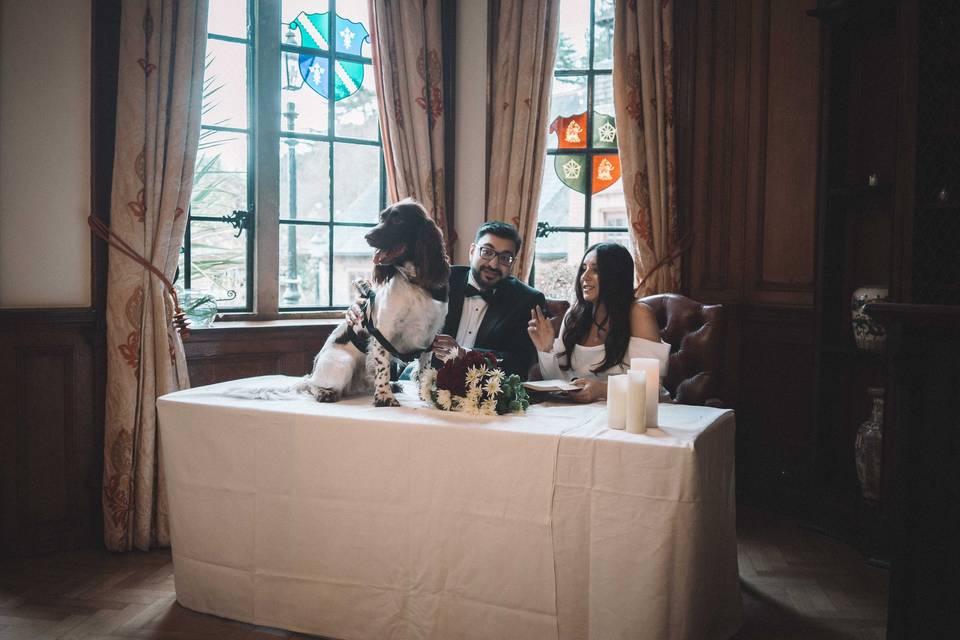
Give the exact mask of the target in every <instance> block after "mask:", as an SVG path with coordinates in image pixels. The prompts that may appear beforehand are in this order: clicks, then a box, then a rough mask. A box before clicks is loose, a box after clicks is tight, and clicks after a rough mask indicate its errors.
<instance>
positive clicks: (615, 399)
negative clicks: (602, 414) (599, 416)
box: [607, 374, 627, 429]
mask: <svg viewBox="0 0 960 640" xmlns="http://www.w3.org/2000/svg"><path fill="white" fill-rule="evenodd" d="M607 422H608V424H609V425H610V428H611V429H623V428H624V427H626V426H627V376H626V374H624V375H621V376H610V377H609V378H607Z"/></svg>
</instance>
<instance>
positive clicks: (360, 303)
mask: <svg viewBox="0 0 960 640" xmlns="http://www.w3.org/2000/svg"><path fill="white" fill-rule="evenodd" d="M366 303H367V299H366V298H357V299H356V300H354V302H353V304H352V305H350V308H349V309H347V311H346V312H345V313H344V314H343V315H344V317H345V318H346V319H347V324H349V325H350V328H351V329H353V332H354V333H356V334H358V335H366V333H367V330H366V329H364V328H363V321H364V319H365V318H366V313H367V304H366Z"/></svg>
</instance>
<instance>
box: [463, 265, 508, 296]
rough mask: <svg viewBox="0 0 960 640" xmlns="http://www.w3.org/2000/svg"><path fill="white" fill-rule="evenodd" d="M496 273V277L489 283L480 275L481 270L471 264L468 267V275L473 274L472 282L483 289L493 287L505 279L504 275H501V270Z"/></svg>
mask: <svg viewBox="0 0 960 640" xmlns="http://www.w3.org/2000/svg"><path fill="white" fill-rule="evenodd" d="M493 271H496V270H493ZM496 274H497V279H496V280H494V281H493V282H491V283H490V284H487V281H486V280H484V279H483V277H482V272H481V270H480V269H477V268H476V267H473V266H471V267H470V275H472V276H473V280H474V282H476V283H477V285H478V286H479V287H480V288H481V289H484V290H486V289H493V288H494V287H496V286H497V285H498V284H500V283H501V282H503V281H504V280H505V279H506V276H505V275H503V273H502V272H501V271H496Z"/></svg>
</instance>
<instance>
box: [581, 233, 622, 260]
mask: <svg viewBox="0 0 960 640" xmlns="http://www.w3.org/2000/svg"><path fill="white" fill-rule="evenodd" d="M587 242H588V245H587V246H590V245H593V244H597V243H598V242H615V243H617V244H619V245H622V246H624V247H626V248H627V249H628V250H629V251H630V254H631V255H632V254H633V245H632V244H631V243H630V235H629V234H628V233H627V231H626V230H624V231H620V232H615V233H614V232H609V233H606V232H599V231H595V232H593V233H591V234H590V235H589V237H588V238H587Z"/></svg>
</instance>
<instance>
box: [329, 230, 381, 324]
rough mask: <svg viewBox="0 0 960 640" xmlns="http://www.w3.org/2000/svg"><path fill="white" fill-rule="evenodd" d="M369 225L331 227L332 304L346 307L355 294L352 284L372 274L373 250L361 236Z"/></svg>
mask: <svg viewBox="0 0 960 640" xmlns="http://www.w3.org/2000/svg"><path fill="white" fill-rule="evenodd" d="M369 232H370V228H369V227H359V228H358V227H334V229H333V304H334V306H338V307H340V306H344V307H345V306H348V305H349V304H350V303H352V302H353V300H354V299H355V298H356V297H357V292H356V291H355V290H354V289H353V287H352V283H353V281H354V280H356V279H357V278H366V279H368V280H369V279H370V277H371V276H372V275H373V249H372V248H371V247H370V245H368V244H367V241H366V240H364V239H363V236H364V235H366V234H367V233H369Z"/></svg>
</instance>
